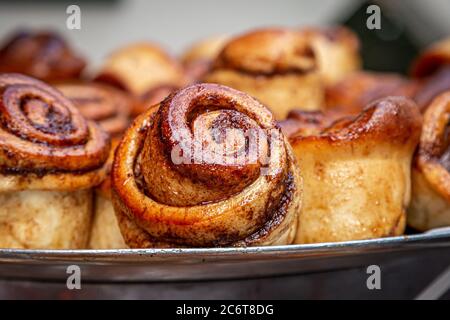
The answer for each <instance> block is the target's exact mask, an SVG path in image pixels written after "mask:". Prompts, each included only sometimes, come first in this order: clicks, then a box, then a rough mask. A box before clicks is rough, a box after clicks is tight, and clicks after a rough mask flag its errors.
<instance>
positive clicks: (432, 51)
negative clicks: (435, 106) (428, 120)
mask: <svg viewBox="0 0 450 320" xmlns="http://www.w3.org/2000/svg"><path fill="white" fill-rule="evenodd" d="M411 74H412V76H413V77H414V78H416V79H419V80H421V82H422V86H421V88H420V90H419V91H418V92H417V94H416V96H415V98H414V99H415V100H416V102H417V104H418V105H419V106H420V107H421V110H422V111H425V109H426V107H427V106H429V105H430V104H431V102H432V101H433V99H434V98H435V97H437V96H438V95H439V94H441V93H443V92H445V91H448V90H450V38H448V39H445V40H442V41H440V42H438V43H436V44H434V45H432V46H431V47H430V48H428V49H427V50H425V51H424V52H423V53H422V54H421V55H420V56H419V57H418V58H417V59H416V61H415V62H414V63H413V67H412V71H411Z"/></svg>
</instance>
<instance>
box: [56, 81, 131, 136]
mask: <svg viewBox="0 0 450 320" xmlns="http://www.w3.org/2000/svg"><path fill="white" fill-rule="evenodd" d="M56 88H57V89H58V90H60V91H61V92H62V93H63V94H64V96H66V98H69V100H71V101H72V102H73V104H74V105H75V106H76V107H77V108H78V110H80V113H81V115H82V116H83V117H85V118H86V119H88V120H92V121H95V122H97V123H98V124H99V125H100V127H102V129H103V130H104V131H106V132H107V133H109V134H110V135H111V136H112V137H119V136H120V135H121V134H122V133H123V132H124V131H125V129H126V128H127V127H128V124H129V115H130V111H131V107H132V106H133V102H132V100H131V98H130V97H128V96H127V95H126V94H125V93H123V92H121V91H119V90H117V89H115V88H113V87H111V86H107V85H103V84H99V83H61V84H58V85H56Z"/></svg>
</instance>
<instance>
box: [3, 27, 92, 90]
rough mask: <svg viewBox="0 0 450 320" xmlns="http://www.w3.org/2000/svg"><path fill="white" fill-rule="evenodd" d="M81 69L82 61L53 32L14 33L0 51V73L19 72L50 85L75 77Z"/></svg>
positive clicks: (83, 65) (78, 75) (82, 67)
mask: <svg viewBox="0 0 450 320" xmlns="http://www.w3.org/2000/svg"><path fill="white" fill-rule="evenodd" d="M85 66H86V62H85V60H84V59H83V58H82V57H81V56H80V55H79V54H77V53H75V52H74V51H73V50H72V48H70V47H69V46H68V44H67V43H66V42H65V41H64V39H63V38H62V37H61V36H60V35H58V34H56V33H54V32H49V31H38V32H33V31H23V32H18V33H15V34H14V35H12V36H11V37H10V38H9V39H8V40H7V41H6V42H5V43H4V44H3V46H2V47H1V49H0V73H3V72H17V73H23V74H26V75H29V76H32V77H35V78H38V79H41V80H44V81H46V82H50V81H59V80H67V79H76V78H79V77H80V74H81V72H82V71H83V69H84V67H85Z"/></svg>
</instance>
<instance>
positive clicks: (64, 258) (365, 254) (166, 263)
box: [0, 228, 450, 282]
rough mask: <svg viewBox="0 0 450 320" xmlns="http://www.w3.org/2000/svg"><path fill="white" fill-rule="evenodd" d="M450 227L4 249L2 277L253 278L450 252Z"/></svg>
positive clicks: (119, 279) (110, 279)
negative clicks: (236, 244)
mask: <svg viewBox="0 0 450 320" xmlns="http://www.w3.org/2000/svg"><path fill="white" fill-rule="evenodd" d="M449 249H450V228H443V229H436V230H433V231H431V232H427V233H423V234H417V235H409V236H408V235H406V236H401V237H391V238H381V239H373V240H362V241H350V242H341V243H321V244H310V245H290V246H274V247H248V248H208V249H203V248H202V249H195V248H194V249H120V250H16V249H0V278H1V279H8V280H10V279H17V280H21V279H22V280H24V279H26V280H31V281H43V280H44V281H49V280H50V281H61V280H64V281H65V279H67V273H66V271H67V267H68V266H69V265H77V266H79V267H80V268H81V270H82V275H83V281H84V282H86V281H88V282H89V281H91V282H138V281H139V282H142V281H145V282H166V281H200V280H202V281H203V280H225V279H242V278H245V279H249V278H261V277H274V276H281V275H293V274H297V275H298V274H304V273H310V272H322V271H333V270H341V269H346V268H356V267H361V266H367V265H370V264H382V263H383V262H386V261H389V260H392V259H397V258H401V257H408V256H411V255H416V254H419V252H420V251H423V250H426V251H427V252H430V250H432V251H436V252H437V254H439V253H442V252H450V250H449Z"/></svg>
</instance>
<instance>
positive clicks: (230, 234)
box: [112, 84, 302, 248]
mask: <svg viewBox="0 0 450 320" xmlns="http://www.w3.org/2000/svg"><path fill="white" fill-rule="evenodd" d="M151 112H152V111H151V110H149V111H147V112H145V113H144V114H142V115H141V116H139V117H138V118H137V119H136V120H135V121H134V122H133V124H132V125H131V127H130V128H129V129H128V130H127V131H126V133H125V135H124V138H123V140H122V142H121V143H120V145H119V147H118V149H117V152H116V155H115V159H114V165H113V171H112V190H113V203H114V207H115V210H116V215H117V217H118V220H119V225H120V229H121V231H122V235H123V236H124V239H125V241H126V243H127V244H128V245H129V246H130V247H131V248H146V247H193V246H194V247H212V246H249V245H277V244H290V243H291V242H292V241H293V239H294V236H295V230H296V228H297V213H298V211H299V209H300V204H301V198H300V196H301V188H302V183H301V178H300V175H299V171H298V168H297V167H296V166H295V164H294V157H293V155H292V153H291V149H290V146H289V143H288V142H287V140H286V139H285V138H284V136H283V135H282V134H281V132H280V130H279V129H278V128H277V126H276V124H275V122H274V120H273V116H272V114H271V113H270V112H269V111H268V110H267V109H266V108H265V107H264V106H263V105H262V104H260V103H259V102H258V101H256V100H255V99H253V98H251V97H250V96H248V95H246V94H244V93H242V92H239V91H236V90H233V89H231V88H228V87H225V86H221V85H216V84H199V85H193V86H190V87H186V88H184V89H182V90H180V91H177V92H175V93H173V94H172V95H170V96H169V97H168V98H166V99H165V100H164V101H162V102H161V104H160V107H159V109H158V111H157V112H156V113H154V114H153V115H152V114H151Z"/></svg>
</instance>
